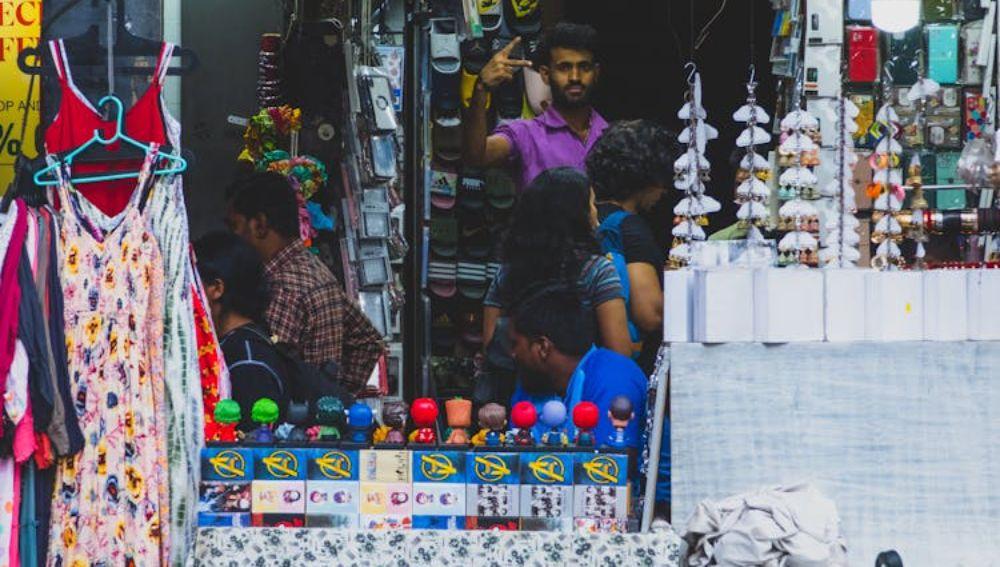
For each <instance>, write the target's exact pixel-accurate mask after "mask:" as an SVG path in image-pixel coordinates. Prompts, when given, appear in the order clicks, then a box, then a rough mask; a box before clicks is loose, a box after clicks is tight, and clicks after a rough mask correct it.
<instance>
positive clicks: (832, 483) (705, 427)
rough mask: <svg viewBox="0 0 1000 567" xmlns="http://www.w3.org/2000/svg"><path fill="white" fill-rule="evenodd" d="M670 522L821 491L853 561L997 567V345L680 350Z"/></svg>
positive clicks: (675, 363) (675, 369)
mask: <svg viewBox="0 0 1000 567" xmlns="http://www.w3.org/2000/svg"><path fill="white" fill-rule="evenodd" d="M670 357H671V436H672V437H671V463H672V465H673V471H672V481H673V510H672V512H673V525H674V526H675V528H676V529H677V531H678V532H680V533H683V532H684V526H685V524H686V521H687V519H688V517H689V516H690V514H691V512H692V511H693V510H694V508H695V506H696V505H697V504H698V502H699V501H701V500H702V499H705V498H712V499H718V498H723V497H726V496H730V495H733V494H737V493H741V492H745V491H748V490H753V489H756V488H759V487H764V486H773V485H778V484H785V485H790V484H793V483H798V482H801V481H809V482H813V483H815V484H816V485H817V487H818V488H819V489H820V490H821V491H822V492H823V493H824V494H825V495H826V496H828V497H829V498H831V499H833V501H834V502H835V503H836V505H837V508H838V510H839V513H840V518H841V520H842V525H841V533H843V534H844V537H845V538H846V540H847V546H848V551H849V556H850V563H851V565H871V564H872V563H873V562H874V560H875V557H876V555H877V554H878V553H879V552H880V551H882V550H886V549H896V550H898V551H899V552H900V554H901V555H902V557H903V561H904V562H905V565H906V566H907V567H923V566H941V565H977V566H979V565H982V566H986V565H996V564H997V561H998V558H1000V539H998V538H997V536H996V531H997V526H998V525H1000V466H998V464H997V455H1000V420H998V419H997V416H996V412H997V410H996V408H997V407H1000V389H998V388H997V387H996V382H995V381H996V379H997V377H998V376H1000V343H995V342H990V343H972V342H958V343H856V344H829V343H828V344H796V345H792V344H788V345H780V346H764V345H761V344H729V345H717V346H704V345H695V344H680V345H674V346H673V347H672V348H671V352H670Z"/></svg>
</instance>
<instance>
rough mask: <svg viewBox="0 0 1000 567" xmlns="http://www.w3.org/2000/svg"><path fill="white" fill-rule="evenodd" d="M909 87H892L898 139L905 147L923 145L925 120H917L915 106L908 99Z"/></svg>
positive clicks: (911, 147) (910, 147)
mask: <svg viewBox="0 0 1000 567" xmlns="http://www.w3.org/2000/svg"><path fill="white" fill-rule="evenodd" d="M910 90H911V89H910V87H896V88H894V89H893V96H892V100H893V104H894V105H895V108H896V113H897V115H898V116H899V127H900V130H901V132H900V138H899V141H900V142H901V143H902V144H903V147H904V148H906V149H913V148H920V147H923V145H924V129H925V128H924V125H925V123H926V119H925V120H918V116H917V108H916V106H915V105H914V104H913V103H912V102H911V101H910V99H909V96H910Z"/></svg>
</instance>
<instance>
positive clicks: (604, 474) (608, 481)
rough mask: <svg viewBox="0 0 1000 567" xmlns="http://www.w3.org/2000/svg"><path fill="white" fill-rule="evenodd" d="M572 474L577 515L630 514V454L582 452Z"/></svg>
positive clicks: (611, 515)
mask: <svg viewBox="0 0 1000 567" xmlns="http://www.w3.org/2000/svg"><path fill="white" fill-rule="evenodd" d="M573 477H574V486H573V514H574V516H575V517H576V518H594V519H617V518H628V507H629V485H628V455H626V454H607V453H603V454H597V453H579V454H577V455H576V458H575V461H574V474H573Z"/></svg>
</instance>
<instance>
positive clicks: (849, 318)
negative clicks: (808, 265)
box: [823, 268, 869, 342]
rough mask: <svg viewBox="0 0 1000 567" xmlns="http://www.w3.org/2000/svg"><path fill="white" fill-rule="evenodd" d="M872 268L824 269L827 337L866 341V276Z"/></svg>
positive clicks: (834, 339)
mask: <svg viewBox="0 0 1000 567" xmlns="http://www.w3.org/2000/svg"><path fill="white" fill-rule="evenodd" d="M868 273H869V270H858V269H851V268H846V269H839V268H827V269H825V270H823V276H824V278H825V280H824V284H825V285H824V291H823V294H824V301H823V303H824V305H823V308H824V311H825V315H826V317H825V322H826V340H827V341H829V342H854V341H863V340H865V278H866V276H867V274H868Z"/></svg>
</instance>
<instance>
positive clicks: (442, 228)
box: [431, 217, 458, 258]
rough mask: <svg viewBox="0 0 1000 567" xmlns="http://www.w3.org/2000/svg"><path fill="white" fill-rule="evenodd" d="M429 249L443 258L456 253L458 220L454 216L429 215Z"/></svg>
mask: <svg viewBox="0 0 1000 567" xmlns="http://www.w3.org/2000/svg"><path fill="white" fill-rule="evenodd" d="M431 251H432V252H434V253H435V254H437V255H438V256H441V257H443V258H453V257H454V256H455V254H457V253H458V221H457V220H456V219H455V218H454V217H431Z"/></svg>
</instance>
